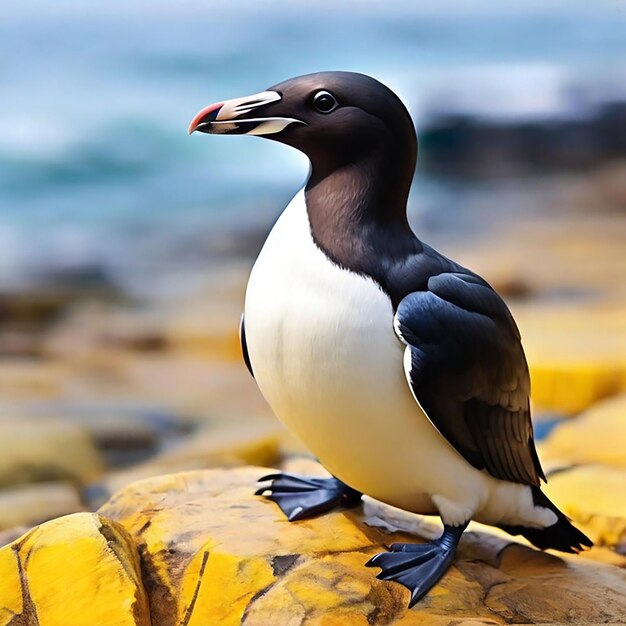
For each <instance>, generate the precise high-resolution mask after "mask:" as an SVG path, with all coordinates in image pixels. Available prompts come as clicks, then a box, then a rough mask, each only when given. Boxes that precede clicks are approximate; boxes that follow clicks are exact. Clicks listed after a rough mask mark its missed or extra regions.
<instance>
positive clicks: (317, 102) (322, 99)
mask: <svg viewBox="0 0 626 626" xmlns="http://www.w3.org/2000/svg"><path fill="white" fill-rule="evenodd" d="M338 106H339V104H338V102H337V100H335V96H333V95H332V94H331V93H328V92H327V91H318V92H317V93H316V94H315V95H314V96H313V107H314V108H315V110H316V111H319V112H320V113H330V112H331V111H334V110H335V109H336V108H337V107H338Z"/></svg>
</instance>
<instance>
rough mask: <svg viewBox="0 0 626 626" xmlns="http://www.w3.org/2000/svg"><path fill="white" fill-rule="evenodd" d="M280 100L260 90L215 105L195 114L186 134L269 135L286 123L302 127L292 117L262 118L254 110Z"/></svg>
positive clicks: (283, 126) (276, 131)
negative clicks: (195, 132)
mask: <svg viewBox="0 0 626 626" xmlns="http://www.w3.org/2000/svg"><path fill="white" fill-rule="evenodd" d="M281 99H282V98H281V95H280V94H279V93H277V92H276V91H263V92H261V93H256V94H254V95H252V96H246V97H244V98H234V99H233V100H226V101H225V102H216V103H215V104H211V105H210V106H208V107H205V108H204V109H202V110H201V111H199V112H198V114H197V115H196V116H195V117H194V118H193V119H192V120H191V124H189V134H190V135H191V133H193V132H194V131H196V130H197V131H199V132H201V133H209V134H213V135H272V134H274V133H279V132H280V131H281V130H284V129H285V128H287V126H289V125H290V124H304V122H301V121H300V120H296V119H294V118H292V117H275V116H267V117H265V116H262V115H261V114H260V113H259V112H258V109H261V108H262V107H265V106H267V105H269V104H272V103H275V102H279V101H280V100H281ZM265 112H266V113H267V110H266V111H265Z"/></svg>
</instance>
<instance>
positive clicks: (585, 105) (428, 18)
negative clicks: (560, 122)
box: [0, 0, 626, 293]
mask: <svg viewBox="0 0 626 626" xmlns="http://www.w3.org/2000/svg"><path fill="white" fill-rule="evenodd" d="M333 69H342V70H351V71H359V72H364V73H367V74H370V75H373V76H375V77H377V78H379V79H380V80H382V81H383V82H385V83H386V84H388V85H389V86H390V87H392V88H393V89H394V90H395V91H397V92H398V94H399V95H400V96H401V97H402V98H403V100H404V101H405V102H406V104H407V106H408V107H409V109H410V111H411V113H412V115H413V117H414V119H415V122H416V126H417V128H418V131H419V129H420V127H425V126H427V125H428V124H429V123H430V122H431V121H432V120H433V119H434V118H436V117H437V116H438V115H441V114H445V113H455V112H470V113H472V114H473V115H476V116H477V117H483V118H490V119H493V120H496V121H498V122H499V123H502V124H506V123H507V122H508V121H510V120H520V119H521V120H526V119H528V120H532V119H551V118H554V119H561V118H570V119H571V118H576V117H580V116H585V115H589V114H590V112H592V111H593V110H594V108H596V107H597V106H598V105H599V104H601V103H602V102H605V101H609V100H611V99H620V98H621V99H624V98H626V3H624V2H623V0H594V1H593V2H589V1H588V0H585V1H581V0H541V1H539V0H525V1H524V2H502V1H501V0H480V1H478V0H437V1H436V2H431V1H419V2H417V1H409V0H385V1H384V2H380V1H376V2H371V1H367V0H362V1H357V0H347V1H344V2H342V1H340V0H312V1H307V2H301V1H295V0H292V1H287V0H273V1H269V0H231V1H230V2H225V1H223V2H216V1H210V0H208V1H204V2H203V1H200V0H179V1H174V0H171V1H169V2H165V1H163V0H108V1H107V2H102V3H96V2H87V1H79V0H74V1H69V0H55V2H50V1H49V0H20V1H19V2H14V3H8V2H7V3H4V5H3V9H2V15H1V16H0V290H7V289H8V290H11V289H16V288H17V289H19V288H22V287H23V286H25V285H31V284H41V283H42V282H44V283H45V281H46V280H51V277H58V276H63V275H72V273H76V272H78V273H79V274H80V272H81V271H83V270H84V271H88V270H94V268H95V270H97V271H95V272H94V275H95V274H97V275H100V276H102V275H104V276H106V277H107V280H110V281H111V282H112V283H114V284H116V285H117V286H120V287H121V288H123V289H125V290H127V291H129V292H137V293H139V292H147V291H150V290H155V289H163V288H166V289H171V288H172V286H173V285H177V286H178V287H179V288H180V287H182V286H184V285H185V284H186V281H188V280H190V278H189V277H191V276H193V275H194V272H196V271H198V272H200V271H201V270H202V271H205V270H206V269H207V268H211V267H217V265H216V264H217V263H219V260H220V259H221V258H223V257H224V255H228V254H231V253H232V254H236V253H237V250H238V248H237V246H236V245H234V244H233V243H232V242H233V241H239V240H243V241H247V239H246V237H248V238H249V239H250V240H251V241H256V239H255V234H256V233H259V232H263V231H264V230H267V228H269V226H270V225H271V223H272V222H273V220H275V219H276V217H277V215H278V214H279V212H280V210H281V209H282V207H284V206H285V205H286V203H287V202H288V200H289V199H290V197H291V196H292V195H293V194H294V193H295V191H296V190H297V189H298V188H299V187H300V186H301V185H302V184H303V182H304V181H305V179H306V176H307V172H308V163H307V160H306V158H304V157H303V156H302V155H300V154H299V153H297V152H295V151H293V150H291V149H289V148H287V147H285V146H282V145H279V144H276V143H273V142H271V141H267V140H262V139H259V138H252V137H210V136H206V135H193V136H191V137H190V136H188V135H187V126H188V123H189V121H190V119H191V118H192V117H193V115H194V114H195V113H196V112H197V111H198V110H199V109H200V108H202V107H204V106H206V105H207V104H210V103H211V102H214V101H218V100H223V99H226V98H231V97H236V96H243V95H247V94H251V93H256V92H258V91H262V90H263V89H265V88H266V87H268V86H270V85H272V84H274V83H277V82H280V81H282V80H284V79H286V78H289V77H291V76H295V75H299V74H304V73H308V72H314V71H320V70H333ZM467 193H468V188H467V184H466V183H459V182H458V181H450V180H442V179H435V178H432V177H429V176H428V175H425V174H421V173H420V171H419V169H418V175H417V178H416V182H415V189H414V193H413V194H412V201H411V207H410V211H411V216H412V219H414V220H418V219H419V217H420V215H421V214H423V213H425V212H429V211H430V212H431V213H432V212H440V213H441V214H444V215H454V214H455V211H456V212H459V211H463V205H464V198H466V197H467ZM448 221H449V222H450V223H455V222H456V220H454V219H452V220H448ZM254 245H256V244H251V246H252V248H253V247H254ZM233 251H234V252H233ZM249 252H250V253H253V252H254V250H251V251H249ZM164 286H165V287H164Z"/></svg>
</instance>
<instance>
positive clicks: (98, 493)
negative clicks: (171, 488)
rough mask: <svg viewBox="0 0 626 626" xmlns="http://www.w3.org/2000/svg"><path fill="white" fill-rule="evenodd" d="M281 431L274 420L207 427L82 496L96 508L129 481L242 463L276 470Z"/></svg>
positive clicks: (105, 479) (112, 474) (117, 473)
mask: <svg viewBox="0 0 626 626" xmlns="http://www.w3.org/2000/svg"><path fill="white" fill-rule="evenodd" d="M283 432H284V431H283V429H282V428H281V427H280V426H279V425H278V424H277V423H276V422H275V421H273V422H254V423H249V422H244V423H243V424H241V425H238V426H236V427H233V428H210V427H207V428H204V429H203V430H201V431H199V432H198V433H195V434H194V435H191V436H190V437H188V438H187V439H185V440H183V441H181V442H180V443H179V444H178V445H176V446H173V447H172V448H170V449H169V450H166V451H164V452H162V453H160V454H158V455H157V456H155V457H154V458H152V459H150V460H149V461H146V462H145V463H140V464H138V465H135V466H133V467H130V468H128V469H125V470H121V471H117V472H111V473H109V474H108V475H106V476H105V477H103V479H102V480H100V481H99V482H98V483H97V484H96V485H94V486H92V488H90V489H89V490H88V491H87V492H86V497H87V498H88V499H89V501H90V502H91V503H92V504H94V505H98V506H99V505H100V504H102V503H103V502H104V501H105V500H106V499H107V498H109V497H110V496H111V495H112V494H113V493H114V492H116V491H118V490H119V489H122V488H123V487H125V486H127V485H128V484H130V483H131V482H135V481H137V480H141V479H143V478H149V477H151V476H156V475H159V474H165V473H173V472H182V471H185V470H192V469H209V468H219V467H236V466H241V465H245V464H248V465H263V466H267V467H269V466H276V467H277V466H278V463H279V461H280V448H279V446H280V443H281V437H282V435H283Z"/></svg>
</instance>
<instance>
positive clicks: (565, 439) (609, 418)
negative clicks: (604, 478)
mask: <svg viewBox="0 0 626 626" xmlns="http://www.w3.org/2000/svg"><path fill="white" fill-rule="evenodd" d="M539 455H540V457H541V459H542V460H546V461H555V462H556V461H563V462H565V464H567V463H604V464H605V465H612V466H615V467H624V468H626V394H623V395H620V396H616V397H615V398H610V399H608V400H604V401H603V402H601V403H599V404H597V405H595V406H593V407H592V408H591V409H589V410H587V411H586V412H585V413H583V414H582V415H580V416H578V417H575V418H573V419H571V420H567V421H566V422H562V423H561V424H559V425H557V426H556V428H555V429H554V430H553V431H552V432H551V433H550V435H549V436H548V437H547V438H546V439H545V440H544V441H543V442H541V445H540V451H539Z"/></svg>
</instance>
